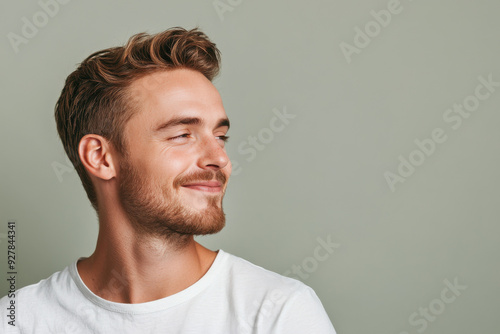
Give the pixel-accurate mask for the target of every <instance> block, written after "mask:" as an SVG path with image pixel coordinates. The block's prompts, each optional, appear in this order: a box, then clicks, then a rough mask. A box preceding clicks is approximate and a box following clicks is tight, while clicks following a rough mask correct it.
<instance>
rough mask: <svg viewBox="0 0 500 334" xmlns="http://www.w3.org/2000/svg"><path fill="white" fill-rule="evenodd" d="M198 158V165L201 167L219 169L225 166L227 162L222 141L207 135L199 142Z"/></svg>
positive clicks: (227, 158)
mask: <svg viewBox="0 0 500 334" xmlns="http://www.w3.org/2000/svg"><path fill="white" fill-rule="evenodd" d="M199 149H200V158H199V159H198V167H200V168H202V169H212V170H219V169H222V168H224V167H226V166H227V165H228V163H229V157H228V156H227V153H226V149H225V148H224V142H223V141H222V140H221V139H217V138H216V137H214V136H213V135H212V136H207V137H206V138H205V139H204V140H203V141H201V142H200V148H199Z"/></svg>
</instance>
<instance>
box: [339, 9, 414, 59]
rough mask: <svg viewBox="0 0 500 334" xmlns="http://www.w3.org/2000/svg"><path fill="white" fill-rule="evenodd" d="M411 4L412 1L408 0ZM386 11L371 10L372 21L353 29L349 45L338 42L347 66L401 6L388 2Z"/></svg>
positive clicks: (388, 22) (397, 12)
mask: <svg viewBox="0 0 500 334" xmlns="http://www.w3.org/2000/svg"><path fill="white" fill-rule="evenodd" d="M408 1H410V2H412V1H413V0H408ZM386 7H387V9H381V10H379V11H375V10H371V11H370V15H371V16H372V18H373V20H370V21H368V22H367V23H365V25H364V27H363V29H362V28H360V27H359V26H355V27H354V37H353V39H352V42H351V43H347V42H344V41H342V42H340V44H339V47H340V50H341V51H342V54H343V55H344V57H345V59H346V61H347V63H348V64H350V63H351V62H352V57H353V55H355V54H356V55H359V54H360V53H361V51H362V50H364V49H365V48H366V47H368V45H370V43H371V42H372V40H373V39H374V38H376V37H377V36H378V35H380V33H381V32H382V30H383V29H385V28H387V27H388V26H389V24H390V23H391V22H392V19H393V17H394V16H395V15H398V14H401V12H402V11H403V8H404V7H403V5H402V4H401V1H400V0H389V2H387V5H386Z"/></svg>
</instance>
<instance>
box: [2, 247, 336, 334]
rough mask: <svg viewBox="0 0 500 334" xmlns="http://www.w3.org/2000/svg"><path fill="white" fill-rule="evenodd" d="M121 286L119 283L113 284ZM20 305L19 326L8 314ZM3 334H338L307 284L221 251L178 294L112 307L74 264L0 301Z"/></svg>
mask: <svg viewBox="0 0 500 334" xmlns="http://www.w3.org/2000/svg"><path fill="white" fill-rule="evenodd" d="M110 284H116V286H119V285H117V284H119V277H117V280H116V282H111V283H110ZM11 300H15V327H14V326H11V325H9V323H8V322H9V321H11V320H12V318H9V315H10V314H11V312H10V311H9V310H8V309H7V308H8V307H9V306H10V301H11ZM0 314H1V317H2V318H1V319H2V320H1V322H2V323H1V325H0V329H2V330H1V331H0V332H1V333H23V334H24V333H37V334H39V333H51V334H59V333H72V334H78V333H106V334H109V333H119V334H124V333H134V334H137V333H203V334H211V333H214V334H226V333H238V334H240V333H241V334H246V333H283V334H293V333H301V334H304V333H307V334H323V333H325V334H326V333H328V334H335V330H334V328H333V326H332V323H331V322H330V319H329V318H328V315H327V314H326V312H325V310H324V308H323V305H322V304H321V301H320V300H319V298H318V297H317V295H316V294H315V293H314V291H313V290H312V289H311V288H310V287H308V286H306V285H305V284H303V283H302V282H300V281H298V280H295V279H292V278H289V277H285V276H281V275H278V274H276V273H274V272H271V271H268V270H266V269H263V268H261V267H259V266H256V265H254V264H252V263H250V262H248V261H246V260H244V259H242V258H239V257H237V256H234V255H231V254H229V253H226V252H224V251H222V250H219V252H218V254H217V256H216V258H215V261H214V262H213V264H212V266H211V267H210V269H209V270H208V271H207V272H206V274H205V275H204V276H203V277H202V278H200V279H199V280H198V281H197V282H196V283H194V284H193V285H191V286H190V287H188V288H187V289H184V290H182V291H180V292H178V293H176V294H174V295H171V296H168V297H165V298H162V299H158V300H154V301H151V302H146V303H139V304H125V303H115V302H111V301H108V300H105V299H102V298H100V297H99V296H97V295H95V294H94V293H93V292H92V291H90V290H89V289H88V288H87V287H86V286H85V284H84V283H83V281H82V279H81V278H80V275H79V274H78V271H77V267H76V262H75V263H73V264H72V265H70V266H68V267H66V268H65V269H64V270H62V271H59V272H57V273H55V274H53V275H52V276H50V277H49V278H47V279H44V280H42V281H40V282H39V283H37V284H33V285H30V286H27V287H24V288H22V289H20V290H18V291H17V292H16V296H15V299H13V298H8V296H5V297H3V298H2V299H1V300H0Z"/></svg>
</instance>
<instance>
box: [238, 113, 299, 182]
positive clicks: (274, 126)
mask: <svg viewBox="0 0 500 334" xmlns="http://www.w3.org/2000/svg"><path fill="white" fill-rule="evenodd" d="M272 112H273V114H274V116H273V117H272V118H271V119H270V120H269V125H268V127H264V128H262V129H260V130H259V132H258V133H257V134H256V135H250V136H248V137H247V139H246V140H244V141H242V142H240V143H239V144H238V153H239V154H240V155H242V156H245V161H247V162H252V161H253V160H255V158H256V157H257V155H258V153H259V152H261V151H263V150H264V149H265V148H266V147H267V145H269V144H270V143H271V142H272V141H273V140H274V138H275V135H276V134H277V133H280V132H282V131H283V130H284V129H285V128H286V126H287V125H289V124H290V121H291V120H292V119H294V118H295V117H297V115H293V114H290V113H288V111H287V108H286V106H284V107H283V108H282V110H279V109H278V108H273V110H272ZM231 162H232V165H233V172H232V175H238V174H240V173H241V172H242V171H243V167H242V166H241V164H240V163H239V162H238V161H236V160H231Z"/></svg>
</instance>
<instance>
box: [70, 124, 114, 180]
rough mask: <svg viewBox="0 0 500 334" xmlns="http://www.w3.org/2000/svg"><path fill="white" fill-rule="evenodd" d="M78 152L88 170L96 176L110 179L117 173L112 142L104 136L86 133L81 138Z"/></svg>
mask: <svg viewBox="0 0 500 334" xmlns="http://www.w3.org/2000/svg"><path fill="white" fill-rule="evenodd" d="M78 154H79V155H80V160H81V161H82V164H83V165H84V166H85V169H86V170H87V172H88V173H90V174H92V175H94V176H95V177H98V178H100V179H103V180H109V179H111V178H113V177H114V176H115V175H116V173H115V168H114V163H113V155H112V153H111V150H110V143H109V142H108V140H106V139H105V138H104V137H102V136H99V135H95V134H89V135H85V136H84V137H83V138H82V139H81V140H80V144H79V146H78Z"/></svg>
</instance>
